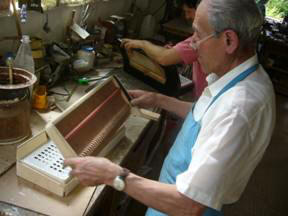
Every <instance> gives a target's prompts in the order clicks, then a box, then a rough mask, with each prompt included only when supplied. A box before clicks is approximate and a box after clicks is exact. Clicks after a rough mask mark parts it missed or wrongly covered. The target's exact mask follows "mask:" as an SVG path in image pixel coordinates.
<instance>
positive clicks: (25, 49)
mask: <svg viewBox="0 0 288 216" xmlns="http://www.w3.org/2000/svg"><path fill="white" fill-rule="evenodd" d="M21 42H22V43H21V45H20V47H19V49H18V51H17V54H16V58H15V61H14V65H15V67H17V68H22V69H25V70H27V71H29V72H31V73H33V74H34V73H35V63H34V59H33V57H32V51H31V47H30V44H29V43H30V38H29V36H28V35H23V36H22V40H21Z"/></svg>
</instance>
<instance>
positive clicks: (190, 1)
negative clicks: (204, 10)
mask: <svg viewBox="0 0 288 216" xmlns="http://www.w3.org/2000/svg"><path fill="white" fill-rule="evenodd" d="M199 2H200V1H199V0H181V4H182V5H186V6H187V7H189V8H196V7H197V6H198V3H199Z"/></svg>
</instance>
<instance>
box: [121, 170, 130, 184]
mask: <svg viewBox="0 0 288 216" xmlns="http://www.w3.org/2000/svg"><path fill="white" fill-rule="evenodd" d="M129 173H130V170H129V169H126V168H122V171H121V173H120V175H119V177H120V178H121V179H122V180H123V181H124V182H125V179H126V177H127V176H128V175H129Z"/></svg>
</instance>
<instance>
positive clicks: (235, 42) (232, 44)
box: [224, 30, 239, 54]
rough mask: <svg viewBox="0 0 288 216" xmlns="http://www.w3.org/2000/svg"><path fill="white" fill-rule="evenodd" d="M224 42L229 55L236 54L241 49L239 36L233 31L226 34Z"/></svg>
mask: <svg viewBox="0 0 288 216" xmlns="http://www.w3.org/2000/svg"><path fill="white" fill-rule="evenodd" d="M224 42H225V46H226V52H227V53H228V54H232V53H234V52H235V51H236V50H237V48H238V47H239V38H238V35H237V34H236V32H234V31H232V30H227V31H225V32H224Z"/></svg>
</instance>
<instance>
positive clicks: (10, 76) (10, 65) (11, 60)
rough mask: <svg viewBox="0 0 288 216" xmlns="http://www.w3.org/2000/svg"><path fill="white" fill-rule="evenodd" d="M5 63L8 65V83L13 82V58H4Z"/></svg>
mask: <svg viewBox="0 0 288 216" xmlns="http://www.w3.org/2000/svg"><path fill="white" fill-rule="evenodd" d="M6 64H7V66H8V67H9V84H10V85H12V84H13V59H12V58H11V57H8V58H7V60H6Z"/></svg>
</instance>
